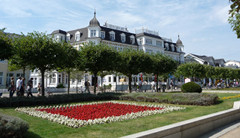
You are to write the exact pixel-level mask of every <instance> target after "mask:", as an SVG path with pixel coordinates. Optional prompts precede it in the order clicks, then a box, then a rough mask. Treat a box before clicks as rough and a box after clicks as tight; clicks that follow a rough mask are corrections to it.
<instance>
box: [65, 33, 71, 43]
mask: <svg viewBox="0 0 240 138" xmlns="http://www.w3.org/2000/svg"><path fill="white" fill-rule="evenodd" d="M66 38H67V42H69V41H70V39H71V35H70V34H69V33H68V34H67V37H66Z"/></svg>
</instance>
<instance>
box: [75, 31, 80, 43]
mask: <svg viewBox="0 0 240 138" xmlns="http://www.w3.org/2000/svg"><path fill="white" fill-rule="evenodd" d="M75 40H76V41H80V32H79V31H78V32H76V34H75Z"/></svg>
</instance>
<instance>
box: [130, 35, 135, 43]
mask: <svg viewBox="0 0 240 138" xmlns="http://www.w3.org/2000/svg"><path fill="white" fill-rule="evenodd" d="M130 43H131V44H135V37H134V36H133V35H131V36H130Z"/></svg>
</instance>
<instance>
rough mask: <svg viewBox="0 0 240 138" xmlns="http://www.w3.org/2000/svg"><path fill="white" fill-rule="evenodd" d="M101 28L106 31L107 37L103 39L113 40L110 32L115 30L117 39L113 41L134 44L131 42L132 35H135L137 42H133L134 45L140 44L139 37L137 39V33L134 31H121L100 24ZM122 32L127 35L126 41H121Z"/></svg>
mask: <svg viewBox="0 0 240 138" xmlns="http://www.w3.org/2000/svg"><path fill="white" fill-rule="evenodd" d="M100 28H101V31H104V32H105V38H104V39H102V40H108V41H112V40H110V34H109V32H111V31H114V32H115V40H114V41H113V42H118V43H125V44H132V43H131V42H130V36H132V35H133V36H134V39H135V43H134V44H132V45H136V46H137V45H138V43H137V39H136V35H135V34H134V33H130V32H125V31H121V30H116V29H112V28H107V27H105V26H100ZM122 33H124V34H125V35H126V41H125V42H122V41H121V35H120V34H122Z"/></svg>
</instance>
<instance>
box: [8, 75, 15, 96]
mask: <svg viewBox="0 0 240 138" xmlns="http://www.w3.org/2000/svg"><path fill="white" fill-rule="evenodd" d="M8 90H9V97H10V98H12V96H13V94H14V92H15V85H14V77H11V84H10V87H9V89H8Z"/></svg>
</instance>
